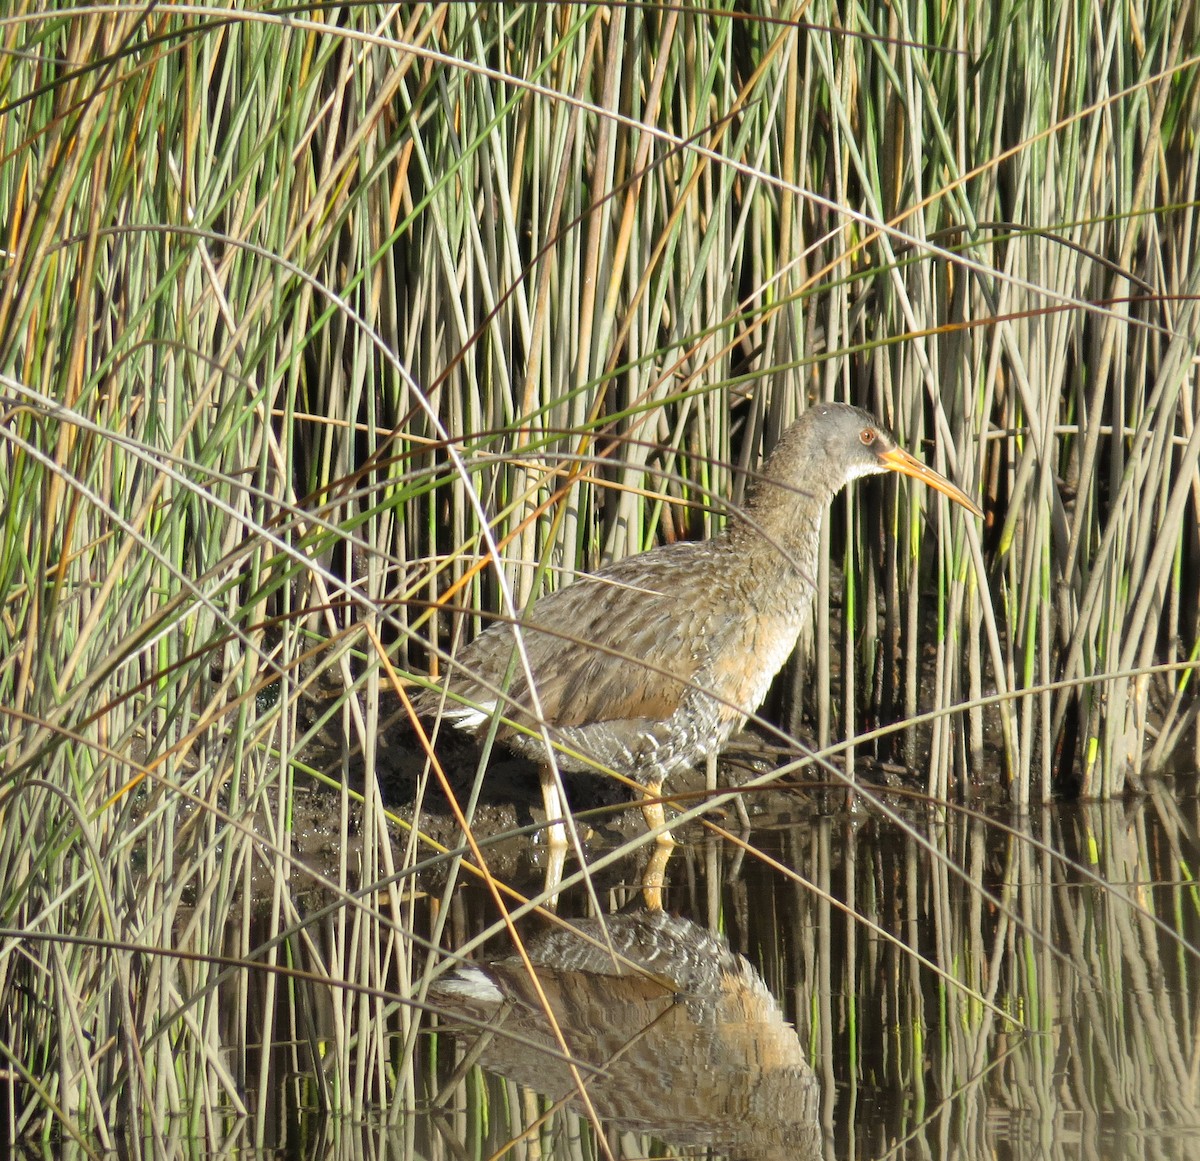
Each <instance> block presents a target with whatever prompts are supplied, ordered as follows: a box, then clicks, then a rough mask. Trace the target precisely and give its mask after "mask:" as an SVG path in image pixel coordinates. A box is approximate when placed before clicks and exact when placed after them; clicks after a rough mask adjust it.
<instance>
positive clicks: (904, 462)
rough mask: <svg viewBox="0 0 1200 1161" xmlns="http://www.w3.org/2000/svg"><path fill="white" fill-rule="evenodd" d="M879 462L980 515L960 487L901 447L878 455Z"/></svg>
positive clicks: (972, 501) (974, 514)
mask: <svg viewBox="0 0 1200 1161" xmlns="http://www.w3.org/2000/svg"><path fill="white" fill-rule="evenodd" d="M879 462H880V463H881V464H883V466H884V467H885V468H888V469H889V470H890V471H893V472H899V473H900V474H901V475H902V476H912V478H913V479H914V480H920V481H921V483H923V484H928V485H929V486H930V487H931V488H936V489H937V490H938V491H939V492H941V493H942V495H943V496H949V497H950V499H951V500H953V501H954V502H955V503H956V504H961V505H962V506H963V507H964V508H966V510H967V511H968V512H970V513H971V515H972V516H980V517H981V516H982V515H983V512H982V511H981V510H980V508H979V505H978V504H976V503H975V501H974V500H972V499H971V497H970V496H968V495H967V494H966V492H964V491H963V490H962V489H961V488H958V487H956V486H955V485H954V484H952V483H951V482H950V481H949V480H948V479H946V477H945V476H943V475H942V474H941V472H935V471H934V470H933V468H929V467H926V466H925V465H924V464H923V463H921V461H920V460H919V459H917V458H916V456H910V455H909V454H908V452H906V451H905V450H904V449H903V448H899V447H894V448H892V449H891V451H886V452H884V453H883V454H882V455H881V456H880V457H879Z"/></svg>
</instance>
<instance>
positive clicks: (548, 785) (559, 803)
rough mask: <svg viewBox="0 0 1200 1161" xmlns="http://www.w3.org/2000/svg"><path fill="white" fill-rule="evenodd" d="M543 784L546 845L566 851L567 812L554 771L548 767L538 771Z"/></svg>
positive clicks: (567, 844) (545, 766)
mask: <svg viewBox="0 0 1200 1161" xmlns="http://www.w3.org/2000/svg"><path fill="white" fill-rule="evenodd" d="M538 775H539V776H540V778H541V783H542V806H543V807H544V808H545V810H546V845H547V846H548V847H549V848H550V849H551V850H564V851H565V850H566V848H567V847H568V846H569V845H570V844H569V843H568V842H567V828H566V825H565V824H564V822H563V819H564V818H565V817H566V810H565V809H564V807H563V800H562V795H561V794H559V792H558V781H557V780H556V779H555V777H554V771H553V769H551V767H550V766H548V765H542V766H541V767H540V768H539V769H538Z"/></svg>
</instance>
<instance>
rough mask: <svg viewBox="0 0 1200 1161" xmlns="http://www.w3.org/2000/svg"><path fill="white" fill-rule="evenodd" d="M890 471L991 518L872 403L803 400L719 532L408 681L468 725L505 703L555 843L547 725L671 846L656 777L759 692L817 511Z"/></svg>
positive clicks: (558, 841) (811, 547) (548, 604)
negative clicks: (896, 434) (424, 678)
mask: <svg viewBox="0 0 1200 1161" xmlns="http://www.w3.org/2000/svg"><path fill="white" fill-rule="evenodd" d="M885 472H897V473H899V474H900V475H904V476H910V477H912V478H913V479H916V480H920V481H921V482H923V483H925V484H927V485H928V486H929V487H931V488H934V489H936V490H937V491H939V492H941V493H942V494H943V495H945V496H947V497H948V498H949V499H951V500H953V501H954V502H955V503H957V504H960V505H961V506H962V507H964V508H966V509H967V511H968V512H970V513H971V514H972V515H973V516H975V517H981V516H982V515H983V513H982V512H981V511H980V509H979V508H978V506H977V505H976V504H975V503H974V502H973V501H972V500H971V498H970V497H969V496H967V494H966V493H965V492H963V491H962V490H961V489H960V488H958V487H957V486H956V485H954V484H953V483H951V481H950V480H948V479H947V478H946V477H945V476H943V475H941V474H940V473H938V472H936V471H934V470H933V469H932V468H930V467H927V466H926V465H925V464H923V463H922V462H921V461H920V460H918V459H916V458H915V457H914V456H912V455H910V454H909V453H908V452H907V451H905V450H904V449H903V448H902V447H900V446H899V445H898V444H897V442H896V440H895V439H894V438H893V437H892V436H891V435H890V434H889V433H888V432H887V430H886V429H885V428H884V427H883V426H882V425H881V424H880V423H879V421H878V420H877V419H876V418H875V417H874V416H873V415H872V414H871V413H870V412H868V411H864V410H862V409H861V408H858V407H854V406H851V405H849V404H843V403H819V404H816V405H813V406H810V407H809V408H807V409H806V410H805V411H804V412H803V413H802V414H801V416H800V418H799V419H797V420H796V421H795V422H794V423H792V425H791V426H790V427H789V428H788V429H787V430H786V431H785V432H784V434H783V435H782V436H781V437H780V439H779V441H778V443H777V445H776V446H775V449H774V450H773V452H772V453H771V454H770V456H769V457H768V458H767V460H766V462H765V463H764V465H763V467H762V470H761V473H760V474H759V476H758V477H757V479H755V480H754V481H753V482H752V483H751V486H750V487H749V489H748V496H747V499H746V503H745V505H744V507H742V508H741V509H738V510H731V511H730V514H729V519H728V521H727V523H726V525H725V527H724V528H723V529H722V530H721V531H720V532H718V533H717V534H716V535H715V536H712V537H711V538H709V539H706V540H694V541H693V540H683V541H676V542H674V543H670V544H663V545H660V546H658V547H656V548H652V549H650V550H649V551H647V552H643V553H639V554H637V555H634V556H630V557H626V558H624V559H622V560H619V561H616V562H614V563H612V564H608V565H606V566H605V567H603V568H601V569H599V570H598V571H596V572H594V573H590V574H586V575H584V576H581V577H580V578H578V579H577V580H576V581H575V582H574V583H572V584H569V585H566V586H564V587H563V588H560V589H557V590H555V591H554V592H551V593H549V594H547V595H545V596H543V597H541V598H539V599H538V600H536V601H534V602H533V603H532V604H531V605H530V606H529V607H528V608H527V609H526V611H525V612H524V613H523V614H522V615H521V616H520V617H519V618H518V619H517V621H516V622H515V623H514V622H510V621H501V622H497V623H495V624H492V625H491V626H489V627H488V628H487V629H486V630H484V632H482V633H481V634H480V635H479V636H477V637H476V638H475V639H474V640H473V641H472V642H471V643H470V644H469V645H467V646H466V647H465V648H463V649H462V650H460V651H459V652H458V653H457V654H456V655H455V656H454V657H453V658H452V659H451V660H450V662H449V664H448V667H447V672H446V673H445V674H444V675H443V677H442V679H441V680H440V681H439V682H438V683H437V684H433V685H430V686H428V687H426V688H425V689H423V690H420V691H419V692H418V693H417V694H416V695H415V697H414V699H413V708H414V710H415V711H416V713H417V714H419V715H431V714H434V713H438V712H440V713H441V715H442V716H443V718H444V719H445V720H446V721H448V722H450V723H451V724H452V725H453V726H455V727H456V728H458V729H459V730H462V731H465V732H467V733H470V734H473V735H475V736H476V737H478V738H482V737H483V736H484V735H485V734H486V733H487V732H488V730H489V728H490V726H491V723H492V721H493V719H494V717H495V716H496V715H497V713H499V714H500V715H501V721H500V724H499V728H498V731H497V734H496V737H497V739H498V740H499V741H500V742H501V743H503V744H504V745H505V746H507V747H508V748H509V749H510V750H512V751H514V752H515V753H517V754H520V755H523V756H526V757H529V758H532V759H534V760H535V761H537V762H539V763H540V765H541V789H542V797H543V803H544V806H545V810H546V819H547V825H548V826H549V828H550V830H549V837H548V844H549V845H550V846H551V847H556V848H563V847H565V846H566V845H567V838H566V832H565V830H564V828H563V823H562V819H563V817H564V814H563V809H562V803H561V801H560V799H559V794H558V786H559V779H558V777H557V776H556V774H555V770H554V767H553V766H552V765H551V756H550V755H548V753H547V746H546V740H545V736H544V735H543V733H542V726H544V727H545V729H546V730H547V732H548V736H549V738H550V739H551V741H552V742H553V743H554V752H553V755H552V759H553V762H554V763H556V764H557V767H558V769H559V770H562V771H573V772H578V771H588V770H596V769H607V770H611V771H615V772H616V773H617V774H620V775H623V776H625V777H627V778H629V779H631V780H633V781H635V782H636V783H637V784H638V785H639V786H640V787H641V788H642V793H643V795H644V802H643V806H642V811H643V815H644V817H645V819H646V823H647V826H648V827H649V829H650V830H651V831H654V832H655V833H656V836H657V837H658V839H659V840H660V842H663V843H665V844H671V843H672V842H673V840H672V838H671V835H670V831H669V830H668V829H667V827H666V823H665V818H664V813H663V807H662V799H661V795H662V791H663V784H664V782H665V780H666V779H667V778H668V777H669V776H670V775H671V773H672V772H674V771H678V770H681V769H683V768H687V767H694V766H697V765H699V764H700V763H701V762H703V761H705V760H706V759H707V758H708V757H709V756H710V755H713V754H716V753H717V752H719V751H720V749H721V748H722V747H723V746H724V744H725V743H726V741H727V740H728V739H729V737H730V736H731V735H732V734H734V733H735V732H736V731H737V730H739V729H741V727H742V725H743V724H744V722H745V721H746V718H747V716H748V715H750V714H752V713H753V712H754V711H756V710H757V709H758V707H759V706H760V705H761V704H762V702H763V699H764V698H765V697H766V695H767V691H768V689H769V688H770V685H771V682H772V680H773V679H774V677H775V675H776V674H777V673H778V672H779V670H780V669H781V668H782V667H783V665H784V663H785V662H786V661H787V659H788V657H789V656H790V655H791V653H792V650H793V649H794V648H795V645H796V641H797V639H798V638H799V636H800V633H801V631H802V629H803V628H804V625H805V623H806V622H807V620H808V618H809V615H810V610H811V607H812V603H813V598H814V596H815V594H816V582H815V578H816V575H817V552H818V546H819V539H820V530H821V521H822V519H823V517H824V513H825V511H826V509H827V508H828V507H829V504H830V502H831V501H832V499H833V497H834V496H835V495H837V493H838V492H840V491H841V490H842V488H843V487H845V486H846V485H847V484H848V483H850V482H851V481H852V480H855V479H858V478H859V477H862V476H869V475H876V474H882V473H885ZM515 633H519V634H520V637H521V642H522V648H523V652H524V659H522V658H521V657H520V655H519V654H518V653H517V652H516V651H515V637H514V634H515ZM531 676H532V678H533V684H534V688H533V689H531V688H530V681H529V679H530V677H531ZM535 691H536V697H535V696H534V695H535Z"/></svg>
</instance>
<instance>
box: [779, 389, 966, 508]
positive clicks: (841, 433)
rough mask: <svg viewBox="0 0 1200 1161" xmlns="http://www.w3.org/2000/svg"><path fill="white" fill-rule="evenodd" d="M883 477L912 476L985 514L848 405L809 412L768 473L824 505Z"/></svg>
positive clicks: (831, 405)
mask: <svg viewBox="0 0 1200 1161" xmlns="http://www.w3.org/2000/svg"><path fill="white" fill-rule="evenodd" d="M884 472H898V473H900V475H902V476H911V477H912V478H913V479H914V480H920V481H921V482H922V483H924V484H928V485H929V487H931V488H934V489H936V490H937V491H939V492H941V493H942V495H944V496H948V497H949V498H950V499H951V500H953V501H954V502H955V503H956V504H961V505H962V506H963V507H964V508H966V509H967V511H968V512H970V513H971V514H972V515H974V516H982V515H983V513H982V512H981V511H980V509H979V507H978V506H977V505H976V504H975V502H974V501H973V500H972V499H971V498H970V497H969V496H968V495H967V494H966V493H965V492H964V491H962V489H961V488H958V487H957V486H956V485H954V484H952V483H951V482H950V481H949V480H948V479H946V477H945V476H943V475H942V474H941V473H940V472H935V471H934V470H933V468H930V467H927V466H926V465H925V464H923V463H921V461H920V460H919V459H917V458H916V457H915V456H912V455H910V454H909V453H908V452H906V451H905V450H904V449H903V448H902V447H900V446H898V445H897V443H896V441H895V440H894V439H893V438H892V436H891V435H890V434H889V433H888V432H887V430H886V429H885V428H884V427H883V426H882V425H881V424H880V423H879V421H878V420H877V419H876V418H875V417H874V416H873V415H872V414H871V413H870V412H869V411H863V410H862V408H860V407H850V406H848V405H847V404H844V403H818V404H816V405H815V406H813V407H810V408H809V409H808V410H807V411H806V412H805V413H804V414H803V415H802V416H801V417H800V418H799V419H798V420H796V422H795V423H794V424H792V426H791V427H790V428H789V429H788V430H787V432H786V433H785V434H784V436H783V438H782V439H781V440H780V442H779V446H778V447H777V448H776V449H775V451H774V452H773V453H772V455H771V458H770V459H769V460H768V462H767V465H766V467H765V469H764V475H765V476H766V477H767V479H768V480H772V481H774V482H776V483H780V484H783V485H784V486H785V487H788V488H790V489H792V490H794V491H796V492H798V493H801V494H804V495H807V496H809V497H811V498H812V499H813V500H815V501H816V502H818V503H820V504H824V503H826V502H828V500H829V499H830V498H832V497H833V495H835V494H836V493H837V492H838V491H840V490H841V489H842V488H843V487H844V486H845V485H846V484H848V483H849V482H850V481H851V480H856V479H858V478H859V477H860V476H873V475H880V474H882V473H884Z"/></svg>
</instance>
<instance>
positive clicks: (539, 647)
mask: <svg viewBox="0 0 1200 1161" xmlns="http://www.w3.org/2000/svg"><path fill="white" fill-rule="evenodd" d="M699 547H700V546H698V545H693V544H690V543H682V544H677V545H672V546H670V548H662V549H656V550H655V551H653V552H650V553H645V554H643V555H641V556H636V557H630V558H628V559H627V560H624V561H620V562H618V563H617V564H615V565H612V566H610V567H608V568H606V569H603V570H601V571H600V572H598V573H596V574H594V575H592V576H589V577H584V578H581V579H580V580H579V581H577V582H576V583H575V584H572V585H569V586H567V587H566V588H563V589H559V590H558V591H557V592H554V593H551V594H550V595H548V596H546V597H543V598H542V599H541V600H539V601H538V602H536V604H535V605H534V606H533V608H532V609H531V610H530V611H529V613H528V614H527V616H526V617H525V619H524V620H523V621H522V624H521V633H522V640H523V642H524V647H525V651H526V654H527V655H528V658H529V665H530V668H531V669H532V671H533V672H534V674H535V675H536V677H537V693H538V701H539V703H540V705H541V708H542V713H543V715H544V716H545V720H546V721H548V722H550V723H552V724H554V725H556V726H560V727H571V726H582V725H588V724H591V723H595V722H611V721H622V720H634V719H651V720H662V719H665V718H668V717H670V715H671V714H672V713H673V712H674V711H675V710H676V709H678V708H679V704H680V702H681V701H682V699H683V696H684V694H685V692H686V690H687V688H688V683H689V682H690V681H692V680H693V679H694V678H695V676H696V674H697V671H698V670H699V669H700V667H701V664H702V663H703V660H704V644H703V643H704V640H705V637H706V634H705V628H706V619H707V617H708V616H709V614H708V612H707V611H706V608H705V602H703V601H701V602H689V601H687V600H684V599H681V596H680V594H681V592H683V591H687V589H688V588H689V586H688V585H687V584H685V583H684V582H685V581H686V579H687V578H686V576H684V575H683V574H685V573H686V572H687V571H689V568H690V567H691V566H695V567H699V564H700V563H701V557H700V555H699V554H698V553H697V552H696V551H695V550H696V549H697V548H699ZM664 557H670V558H671V560H670V563H671V566H672V567H671V568H669V569H667V570H666V573H664V572H663V571H662V568H661V564H662V561H663V558H664ZM664 578H665V579H667V580H669V583H668V584H664ZM513 648H514V643H513V630H512V627H511V626H510V625H506V624H505V625H494V626H493V627H492V628H490V629H488V630H487V631H486V632H485V633H483V634H481V635H480V636H479V637H477V638H476V639H475V640H474V641H473V642H472V643H471V644H470V645H469V646H468V647H467V648H466V649H464V650H462V651H461V652H460V654H459V656H458V657H457V658H456V659H455V671H454V672H453V673H452V675H451V677H450V682H449V687H450V689H451V690H452V691H453V692H454V693H455V694H457V695H458V696H460V697H463V698H466V699H468V700H470V701H472V702H476V703H478V704H479V705H480V706H483V707H485V708H490V707H491V706H492V705H494V702H495V699H496V695H495V689H494V687H495V686H498V685H500V684H501V683H502V680H503V677H504V674H505V673H506V672H507V671H508V669H509V665H510V662H512V663H513V669H512V673H513V677H512V680H511V682H510V684H509V688H508V696H509V698H510V699H511V701H512V702H515V703H516V705H518V706H520V707H522V708H525V709H527V710H528V709H530V708H531V707H532V699H531V697H530V695H529V687H528V682H527V681H526V680H525V673H524V669H523V667H522V665H521V663H520V662H519V661H514V658H513ZM485 674H486V675H487V676H488V678H489V682H483V681H480V680H478V679H477V677H478V676H479V675H485ZM507 716H510V717H512V716H514V714H513V713H511V712H510V713H509V714H508V715H507ZM515 716H516V717H518V719H519V718H521V717H522V716H524V715H520V714H517V715H515Z"/></svg>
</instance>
